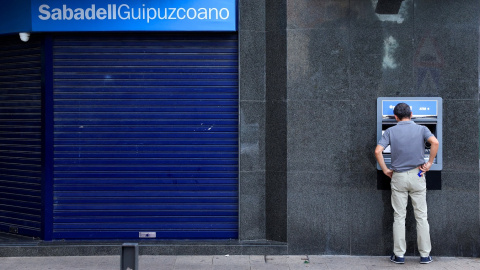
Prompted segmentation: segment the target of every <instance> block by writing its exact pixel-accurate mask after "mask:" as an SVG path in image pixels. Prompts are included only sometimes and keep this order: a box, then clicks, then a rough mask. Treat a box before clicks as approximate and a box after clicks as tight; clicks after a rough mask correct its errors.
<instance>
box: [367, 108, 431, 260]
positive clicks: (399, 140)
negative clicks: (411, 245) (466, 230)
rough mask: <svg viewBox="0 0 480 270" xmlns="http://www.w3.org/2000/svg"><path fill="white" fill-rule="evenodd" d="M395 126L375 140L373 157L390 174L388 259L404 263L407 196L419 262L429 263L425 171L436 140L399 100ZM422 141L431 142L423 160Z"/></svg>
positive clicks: (395, 110)
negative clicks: (386, 155)
mask: <svg viewBox="0 0 480 270" xmlns="http://www.w3.org/2000/svg"><path fill="white" fill-rule="evenodd" d="M393 113H394V115H395V120H397V125H395V126H393V127H390V128H388V129H387V130H386V131H385V132H384V133H383V137H382V138H381V139H380V141H379V142H378V145H377V147H376V149H375V157H376V159H377V161H378V164H379V165H380V167H381V168H382V171H383V173H384V174H385V175H387V176H388V177H390V178H391V179H392V180H391V183H390V187H391V189H392V197H391V200H392V207H393V211H394V221H393V244H394V248H393V252H394V254H393V255H392V256H391V258H390V260H391V261H392V262H394V263H404V262H405V258H404V254H405V251H406V249H407V245H406V242H405V217H406V215H407V209H406V208H407V203H408V196H409V195H410V198H411V200H412V205H413V209H414V213H415V219H416V221H417V244H418V250H419V252H420V263H430V262H432V257H430V250H431V243H430V226H429V224H428V220H427V202H426V194H427V184H426V182H425V172H427V171H429V170H430V168H431V167H432V164H433V161H434V159H435V156H436V155H437V151H438V147H439V143H438V140H437V138H435V136H434V135H433V134H432V133H431V132H430V130H429V129H428V128H427V127H425V126H421V125H417V124H416V123H415V122H413V121H412V120H411V118H412V112H411V109H410V106H408V105H407V104H405V103H399V104H397V105H396V106H395V108H394V109H393ZM425 142H428V143H430V145H431V147H430V158H429V160H428V162H427V163H425V160H424V157H425ZM388 145H390V149H391V157H392V158H391V161H392V167H391V169H389V168H387V165H386V164H385V160H384V159H383V154H382V152H383V150H384V149H385V148H386V147H387V146H388Z"/></svg>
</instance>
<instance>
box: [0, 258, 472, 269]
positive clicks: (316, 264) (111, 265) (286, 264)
mask: <svg viewBox="0 0 480 270" xmlns="http://www.w3.org/2000/svg"><path fill="white" fill-rule="evenodd" d="M433 260H434V261H433V262H432V263H430V264H420V263H419V258H417V257H406V258H405V264H403V265H397V264H394V263H392V262H390V260H389V258H388V257H371V256H318V255H315V256H313V255H310V256H259V255H250V256H249V255H232V256H228V255H218V256H163V255H162V256H160V255H159V256H139V269H140V270H150V269H151V270H159V269H162V270H163V269H165V270H169V269H175V270H177V269H188V270H196V269H201V270H203V269H218V270H224V269H225V270H237V269H238V270H255V269H279V270H288V269H362V270H367V269H393V268H396V269H449V270H451V269H458V270H460V269H461V270H464V269H480V259H479V258H453V257H433ZM22 269H25V270H27V269H28V270H40V269H41V270H45V269H49V270H71V269H74V270H77V269H78V270H110V269H111V270H118V269H120V256H75V257H72V256H67V257H3V258H0V270H22Z"/></svg>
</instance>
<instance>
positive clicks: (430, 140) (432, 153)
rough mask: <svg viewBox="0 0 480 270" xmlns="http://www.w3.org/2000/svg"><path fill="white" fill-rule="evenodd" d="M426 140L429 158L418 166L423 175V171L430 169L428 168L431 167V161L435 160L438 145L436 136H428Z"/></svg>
mask: <svg viewBox="0 0 480 270" xmlns="http://www.w3.org/2000/svg"><path fill="white" fill-rule="evenodd" d="M427 142H428V143H430V158H429V159H428V161H427V163H425V164H423V165H422V166H420V168H419V169H420V170H422V171H423V172H422V175H423V173H424V172H428V171H429V170H430V168H431V167H432V165H433V161H434V160H435V157H436V156H437V152H438V147H439V145H440V144H439V143H438V140H437V138H435V136H430V138H428V140H427Z"/></svg>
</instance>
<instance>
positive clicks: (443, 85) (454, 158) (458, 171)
mask: <svg viewBox="0 0 480 270" xmlns="http://www.w3.org/2000/svg"><path fill="white" fill-rule="evenodd" d="M375 3H376V1H372V0H336V1H320V0H318V1H311V0H284V1H271V0H264V1H247V0H240V1H239V10H240V12H239V18H240V21H239V25H240V31H239V36H240V117H241V119H240V120H241V125H240V129H241V139H240V151H241V156H240V168H241V169H240V175H241V176H240V178H241V179H240V191H241V194H240V213H241V214H240V220H241V221H240V222H241V224H240V239H242V240H254V239H269V240H276V241H283V242H287V243H288V250H289V253H291V254H302V253H306V254H360V255H387V254H390V253H391V251H392V245H393V243H392V232H391V229H392V222H393V213H392V209H391V206H390V191H382V190H377V186H376V168H375V159H374V156H373V149H374V147H375V145H376V99H377V97H382V96H386V97H388V96H391V97H410V96H439V97H442V98H443V109H444V119H443V120H444V126H443V130H444V136H443V137H444V141H443V146H442V147H443V155H444V156H443V158H444V169H443V171H442V187H441V190H431V191H429V192H428V194H427V201H428V206H429V221H430V225H431V237H432V245H433V250H432V255H447V256H478V255H479V248H480V243H479V233H480V231H479V227H480V221H479V219H480V216H479V165H478V157H479V123H478V119H479V113H478V111H479V94H478V93H479V90H478V89H479V88H478V47H479V41H478V36H479V23H478V22H479V8H480V1H477V0H476V1H427V0H405V1H403V3H402V6H401V9H400V11H399V14H398V15H378V14H376V13H375V11H374V10H375ZM409 210H410V211H409V215H408V217H407V237H408V238H407V245H408V250H407V254H408V255H418V251H417V249H416V234H415V220H414V217H413V213H412V208H411V206H409Z"/></svg>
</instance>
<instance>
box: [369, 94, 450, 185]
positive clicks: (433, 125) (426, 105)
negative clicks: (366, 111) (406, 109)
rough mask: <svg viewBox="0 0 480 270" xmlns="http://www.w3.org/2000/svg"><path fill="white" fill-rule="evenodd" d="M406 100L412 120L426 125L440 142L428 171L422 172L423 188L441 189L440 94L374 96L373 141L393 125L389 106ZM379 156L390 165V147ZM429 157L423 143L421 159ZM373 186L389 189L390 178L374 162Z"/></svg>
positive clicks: (426, 159) (393, 117)
mask: <svg viewBox="0 0 480 270" xmlns="http://www.w3.org/2000/svg"><path fill="white" fill-rule="evenodd" d="M402 102H403V103H406V104H408V105H409V106H410V108H411V110H412V114H413V116H412V120H413V121H414V122H415V123H417V124H420V125H424V126H426V127H427V128H428V129H430V131H431V132H432V133H433V135H435V137H436V138H437V139H438V142H439V143H440V147H439V149H438V153H437V156H436V157H435V160H434V162H433V165H432V167H431V168H430V171H428V172H427V173H426V180H427V189H430V190H432V189H437V190H438V189H441V187H442V182H441V176H442V174H441V172H442V166H443V164H442V160H443V159H442V98H440V97H401V98H400V97H379V98H378V99H377V142H378V141H379V140H380V138H381V137H382V134H383V132H385V130H386V129H387V128H389V127H391V126H394V125H396V124H397V121H396V120H395V116H394V114H393V108H395V106H396V105H397V104H398V103H402ZM383 157H384V159H385V163H386V164H387V167H389V168H390V165H391V153H390V147H387V148H386V149H385V150H384V151H383ZM429 157H430V146H429V144H428V143H426V144H425V162H427V161H428V159H429ZM377 188H378V189H381V190H390V178H389V177H387V176H386V175H385V174H384V173H383V172H382V170H381V168H380V166H379V165H378V163H377Z"/></svg>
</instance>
